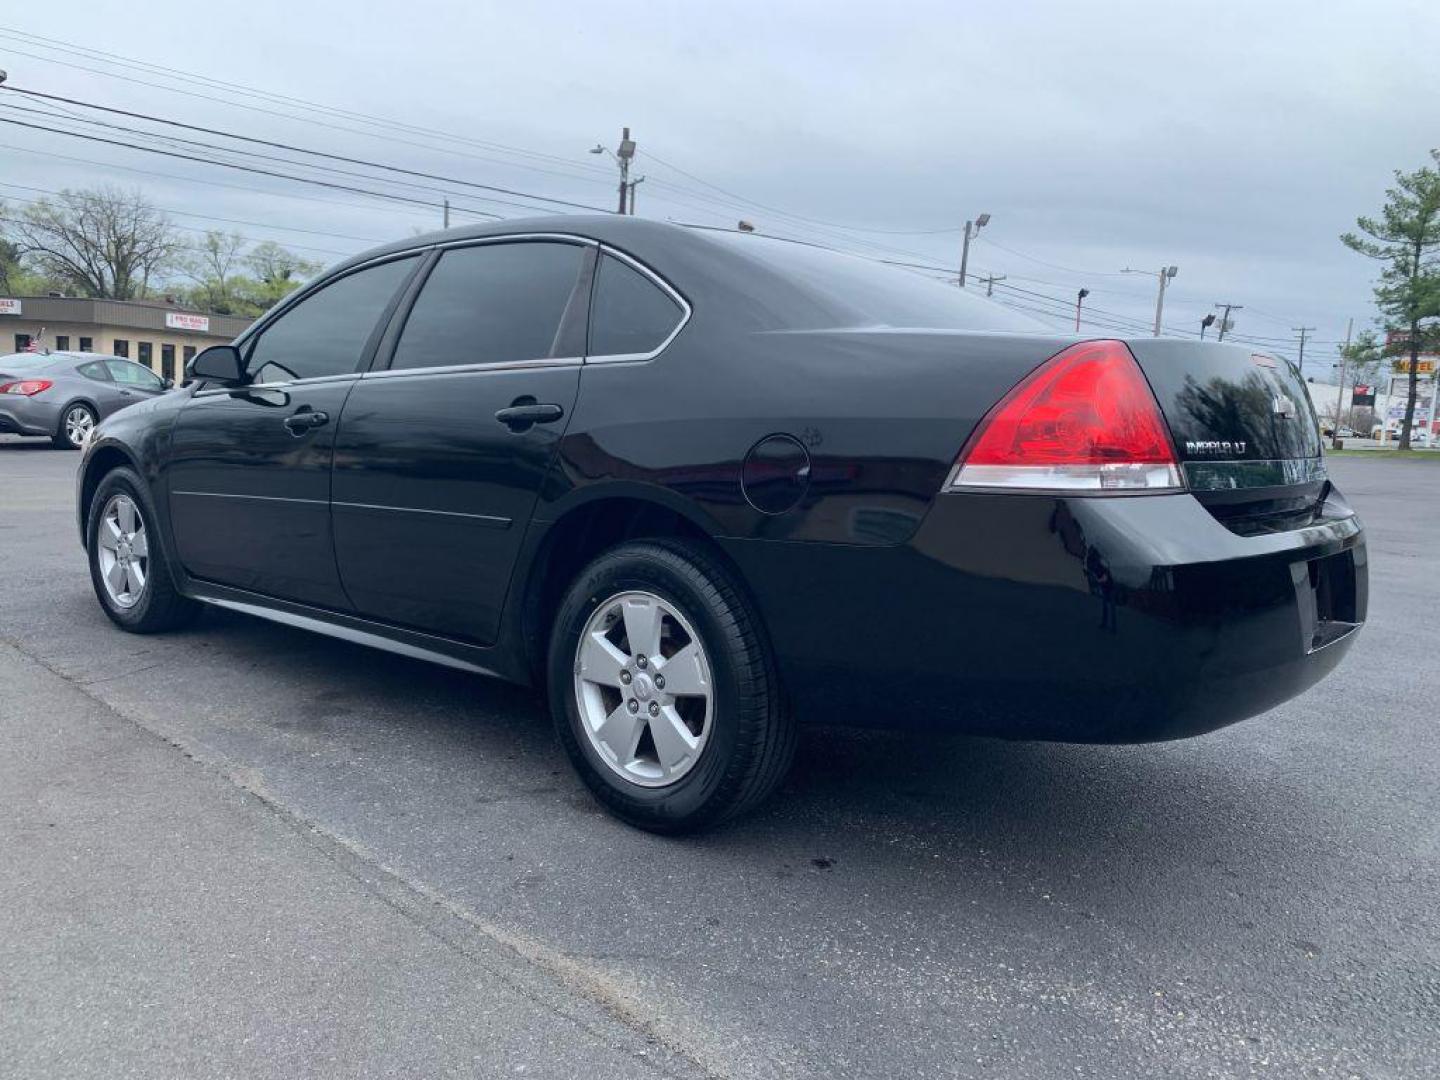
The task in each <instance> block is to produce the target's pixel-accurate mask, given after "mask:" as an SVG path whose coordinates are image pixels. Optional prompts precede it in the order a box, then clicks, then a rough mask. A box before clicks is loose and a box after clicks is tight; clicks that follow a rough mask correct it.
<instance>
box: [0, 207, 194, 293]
mask: <svg viewBox="0 0 1440 1080" xmlns="http://www.w3.org/2000/svg"><path fill="white" fill-rule="evenodd" d="M11 234H12V237H13V240H14V242H15V245H16V247H17V248H18V249H19V251H20V254H21V255H22V257H24V258H25V259H26V261H27V262H28V263H30V264H32V265H33V266H35V267H36V268H37V269H39V270H40V271H41V272H42V273H44V274H47V275H49V276H51V277H54V278H56V279H58V280H61V281H64V282H67V283H69V284H70V285H73V286H74V288H75V289H76V290H77V291H79V292H82V293H84V294H85V295H87V296H95V297H100V298H102V299H110V300H134V299H136V298H137V297H141V296H144V295H145V291H146V289H147V288H148V287H149V284H150V279H151V278H152V277H154V278H159V277H160V276H161V275H162V274H164V273H165V272H166V271H167V270H168V269H169V268H170V266H171V264H172V263H173V261H174V259H175V256H176V254H177V253H178V252H179V250H180V247H181V245H180V242H179V240H178V239H177V237H176V234H175V230H174V228H173V226H171V224H170V222H169V220H168V219H167V218H166V217H165V215H164V214H162V213H160V212H159V211H158V210H156V209H155V208H154V207H153V206H151V205H150V203H149V202H147V201H146V199H145V196H144V195H142V194H141V193H140V192H138V191H121V190H120V189H118V188H96V189H94V190H89V191H70V190H66V191H62V192H61V193H60V194H59V195H58V196H56V197H55V198H54V199H39V200H37V201H36V202H34V203H32V204H30V205H29V206H27V207H26V208H25V209H24V210H23V211H22V212H21V214H20V215H19V217H18V218H14V219H12V224H11Z"/></svg>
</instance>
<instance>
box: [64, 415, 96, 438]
mask: <svg viewBox="0 0 1440 1080" xmlns="http://www.w3.org/2000/svg"><path fill="white" fill-rule="evenodd" d="M93 430H95V416H94V414H93V413H91V412H90V410H89V409H87V408H85V406H83V405H76V406H75V407H74V408H73V409H70V410H69V411H68V412H67V413H66V414H65V437H66V438H67V439H69V440H70V444H71V445H72V446H84V445H85V440H86V439H88V438H89V437H90V432H92V431H93Z"/></svg>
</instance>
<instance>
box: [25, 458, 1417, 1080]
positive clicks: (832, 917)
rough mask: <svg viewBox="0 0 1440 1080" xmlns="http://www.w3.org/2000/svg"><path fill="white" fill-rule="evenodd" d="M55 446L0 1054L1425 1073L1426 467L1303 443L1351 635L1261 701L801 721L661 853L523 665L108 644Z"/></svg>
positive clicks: (34, 627) (377, 1065)
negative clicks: (774, 763) (1364, 601)
mask: <svg viewBox="0 0 1440 1080" xmlns="http://www.w3.org/2000/svg"><path fill="white" fill-rule="evenodd" d="M76 460H77V458H76V456H75V455H73V454H69V453H64V452H60V451H55V450H52V449H50V448H49V447H48V445H47V444H45V443H43V442H41V443H36V442H33V441H32V442H22V441H19V440H13V439H10V440H5V439H0V551H3V561H0V570H3V573H0V860H3V865H4V866H5V867H6V873H4V874H3V875H0V1048H3V1049H0V1055H4V1056H8V1058H9V1064H8V1065H6V1066H3V1067H0V1072H3V1073H5V1075H7V1076H22V1075H23V1076H66V1077H74V1076H122V1075H136V1076H153V1075H196V1076H198V1075H245V1076H265V1075H276V1076H280V1075H285V1076H297V1075H306V1076H329V1075H335V1076H359V1075H392V1076H393V1075H417V1076H420V1075H424V1076H438V1075H516V1074H524V1075H529V1076H575V1075H605V1076H622V1075H635V1076H660V1075H677V1076H719V1077H731V1076H735V1077H751V1076H754V1077H781V1076H785V1077H788V1076H799V1077H871V1076H905V1077H928V1076H985V1077H1062V1076H1063V1077H1076V1076H1094V1077H1125V1076H1142V1075H1143V1076H1166V1077H1228V1076H1240V1075H1259V1074H1264V1075H1274V1076H1306V1077H1310V1076H1337V1077H1350V1076H1356V1077H1401V1076H1406V1077H1409V1076H1421V1075H1435V1070H1436V1068H1437V1062H1440V917H1437V911H1440V735H1437V719H1440V701H1437V699H1440V676H1437V666H1440V618H1437V614H1436V613H1437V611H1440V545H1437V543H1436V540H1435V536H1436V522H1437V520H1440V465H1436V464H1434V463H1429V462H1407V461H1394V460H1373V461H1372V460H1365V459H1362V458H1343V459H1336V460H1335V461H1334V462H1333V463H1332V474H1333V475H1334V476H1335V477H1336V478H1337V480H1338V482H1339V483H1340V485H1341V486H1342V488H1343V489H1344V490H1345V491H1346V493H1347V495H1348V496H1349V497H1350V499H1351V501H1352V502H1353V503H1354V504H1355V505H1356V506H1357V508H1358V509H1359V511H1360V512H1361V514H1362V515H1363V517H1364V518H1365V520H1366V523H1367V526H1368V528H1369V535H1370V551H1371V590H1372V591H1371V610H1370V624H1369V626H1368V627H1367V628H1366V630H1365V631H1364V633H1363V636H1362V638H1361V639H1360V641H1359V642H1358V644H1357V646H1356V647H1355V649H1354V650H1353V651H1352V653H1351V655H1350V657H1349V659H1348V661H1347V662H1346V664H1345V665H1343V666H1342V668H1341V669H1340V670H1339V671H1338V672H1337V673H1336V675H1334V676H1333V677H1332V678H1331V679H1330V680H1328V681H1326V682H1324V683H1322V684H1321V685H1320V686H1319V687H1317V688H1316V689H1314V690H1312V691H1311V692H1310V693H1309V694H1307V695H1305V696H1304V697H1302V698H1300V699H1298V700H1296V701H1294V702H1291V703H1289V704H1287V705H1285V706H1284V707H1282V708H1280V709H1277V710H1275V711H1273V712H1271V713H1269V714H1267V715H1265V716H1263V717H1260V718H1258V719H1255V720H1251V721H1250V722H1248V723H1245V724H1242V725H1239V726H1236V727H1232V728H1229V729H1227V730H1224V731H1221V732H1218V733H1216V734H1213V735H1210V736H1207V737H1204V738H1201V739H1197V740H1191V741H1187V742H1180V743H1171V744H1163V745H1154V746H1141V747H1077V746H1058V745H1028V744H1008V743H1003V742H997V741H990V740H981V739H967V738H949V739H936V738H929V737H919V736H908V735H894V734H888V733H874V732H871V733H865V732H855V731H845V730H827V729H816V730H812V731H809V732H808V733H807V735H806V737H805V739H804V741H803V743H802V746H801V750H800V754H799V759H798V763H797V766H796V769H795V771H794V773H793V775H792V776H791V778H790V779H789V781H788V782H787V784H786V785H785V788H784V790H783V791H782V793H781V795H780V797H779V798H777V799H776V800H775V801H774V802H772V803H771V804H769V805H768V806H767V807H766V808H765V809H764V810H762V811H761V812H760V813H758V814H756V815H754V816H752V817H750V818H748V819H746V820H744V821H742V822H739V823H737V824H735V825H733V826H730V827H728V828H726V829H724V830H722V831H719V832H716V833H713V834H709V835H706V836H703V837H700V838H690V839H681V840H666V839H659V838H656V837H652V836H648V835H645V834H642V833H638V832H635V831H632V830H630V829H628V828H626V827H624V826H622V825H620V824H618V823H616V822H615V821H613V820H611V819H610V818H609V817H607V816H605V815H604V814H603V813H602V812H601V811H600V810H599V809H598V808H597V807H596V806H595V805H594V804H593V803H592V801H591V800H590V799H589V797H588V796H587V795H586V793H585V792H584V790H583V789H582V787H581V785H580V784H579V782H578V781H577V780H576V779H575V778H574V777H573V776H572V775H571V773H570V771H569V768H568V766H567V764H566V763H565V761H564V760H563V758H562V755H561V752H560V750H559V748H558V747H557V745H556V744H555V743H554V741H553V740H552V737H551V734H550V730H549V727H548V721H547V720H546V718H545V715H544V713H543V711H542V709H541V707H540V705H539V704H538V702H537V701H536V699H535V698H534V697H533V696H532V695H531V694H529V693H528V692H525V691H521V690H518V689H516V688H513V687H509V686H505V685H503V684H500V683H496V682H492V681H487V680H485V679H482V678H479V677H474V676H469V675H465V674H461V673H457V672H452V671H448V670H444V669H440V668H434V667H430V666H427V665H424V664H421V663H419V662H414V661H409V660H405V659H402V658H399V657H393V656H389V655H386V654H382V653H378V652H372V651H367V650H365V649H362V648H360V647H358V646H351V645H347V644H344V643H340V642H336V641H331V640H329V639H325V638H321V637H316V636H312V635H308V634H305V633H303V632H301V631H298V630H291V629H287V628H282V627H279V626H274V625H271V624H268V623H264V622H260V621H257V620H253V619H249V618H246V617H243V616H239V615H233V614H228V613H221V612H210V613H207V614H206V616H205V617H204V618H203V619H202V620H201V622H200V623H199V624H198V625H197V626H196V627H194V628H193V629H190V630H187V631H185V632H182V633H179V634H174V635H168V636H163V637H154V638H140V637H133V636H129V635H125V634H122V633H120V632H119V631H117V630H116V629H114V628H113V627H112V626H111V625H110V623H109V622H108V621H107V620H106V618H105V617H104V615H103V614H102V613H101V611H100V608H99V607H98V606H97V604H96V602H95V599H94V597H93V595H92V593H91V591H90V584H89V580H88V578H87V575H86V571H85V564H84V558H83V553H82V552H81V550H80V548H79V546H78V541H77V539H76V536H75V528H74V524H73V511H72V504H71V499H72V481H73V471H74V467H75V464H76ZM956 662H957V663H963V662H964V643H963V642H957V643H956Z"/></svg>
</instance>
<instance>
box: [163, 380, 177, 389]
mask: <svg viewBox="0 0 1440 1080" xmlns="http://www.w3.org/2000/svg"><path fill="white" fill-rule="evenodd" d="M160 385H161V386H163V387H164V388H165V389H166V390H174V389H175V380H174V379H161V380H160Z"/></svg>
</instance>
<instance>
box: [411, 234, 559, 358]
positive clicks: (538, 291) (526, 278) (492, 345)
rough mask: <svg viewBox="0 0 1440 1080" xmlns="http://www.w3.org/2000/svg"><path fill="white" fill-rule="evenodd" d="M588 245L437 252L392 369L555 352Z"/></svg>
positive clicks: (482, 247)
mask: <svg viewBox="0 0 1440 1080" xmlns="http://www.w3.org/2000/svg"><path fill="white" fill-rule="evenodd" d="M585 253H586V249H585V248H583V247H581V246H579V245H577V244H557V243H543V242H528V243H512V244H481V245H478V246H476V247H466V248H454V249H451V250H450V251H447V252H445V254H443V255H441V256H440V261H439V262H438V263H436V265H435V269H434V270H432V271H431V273H430V276H429V277H428V278H427V279H426V280H425V287H424V288H423V289H421V290H420V296H419V299H417V300H416V301H415V306H414V307H413V308H412V309H411V311H410V316H409V318H407V319H406V320H405V329H404V331H403V332H402V333H401V335H400V342H399V344H398V345H396V347H395V356H394V359H393V360H392V361H391V363H390V366H391V367H392V368H425V367H443V366H450V365H456V364H503V363H508V362H512V361H517V360H541V359H546V358H549V357H554V356H555V355H556V354H555V347H556V341H557V339H558V337H559V336H560V324H561V322H562V321H563V319H564V315H565V309H566V306H567V305H568V304H569V302H570V296H571V294H572V293H573V292H574V291H575V283H576V281H577V279H578V278H579V275H580V268H581V265H582V264H583V261H584V256H585Z"/></svg>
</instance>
